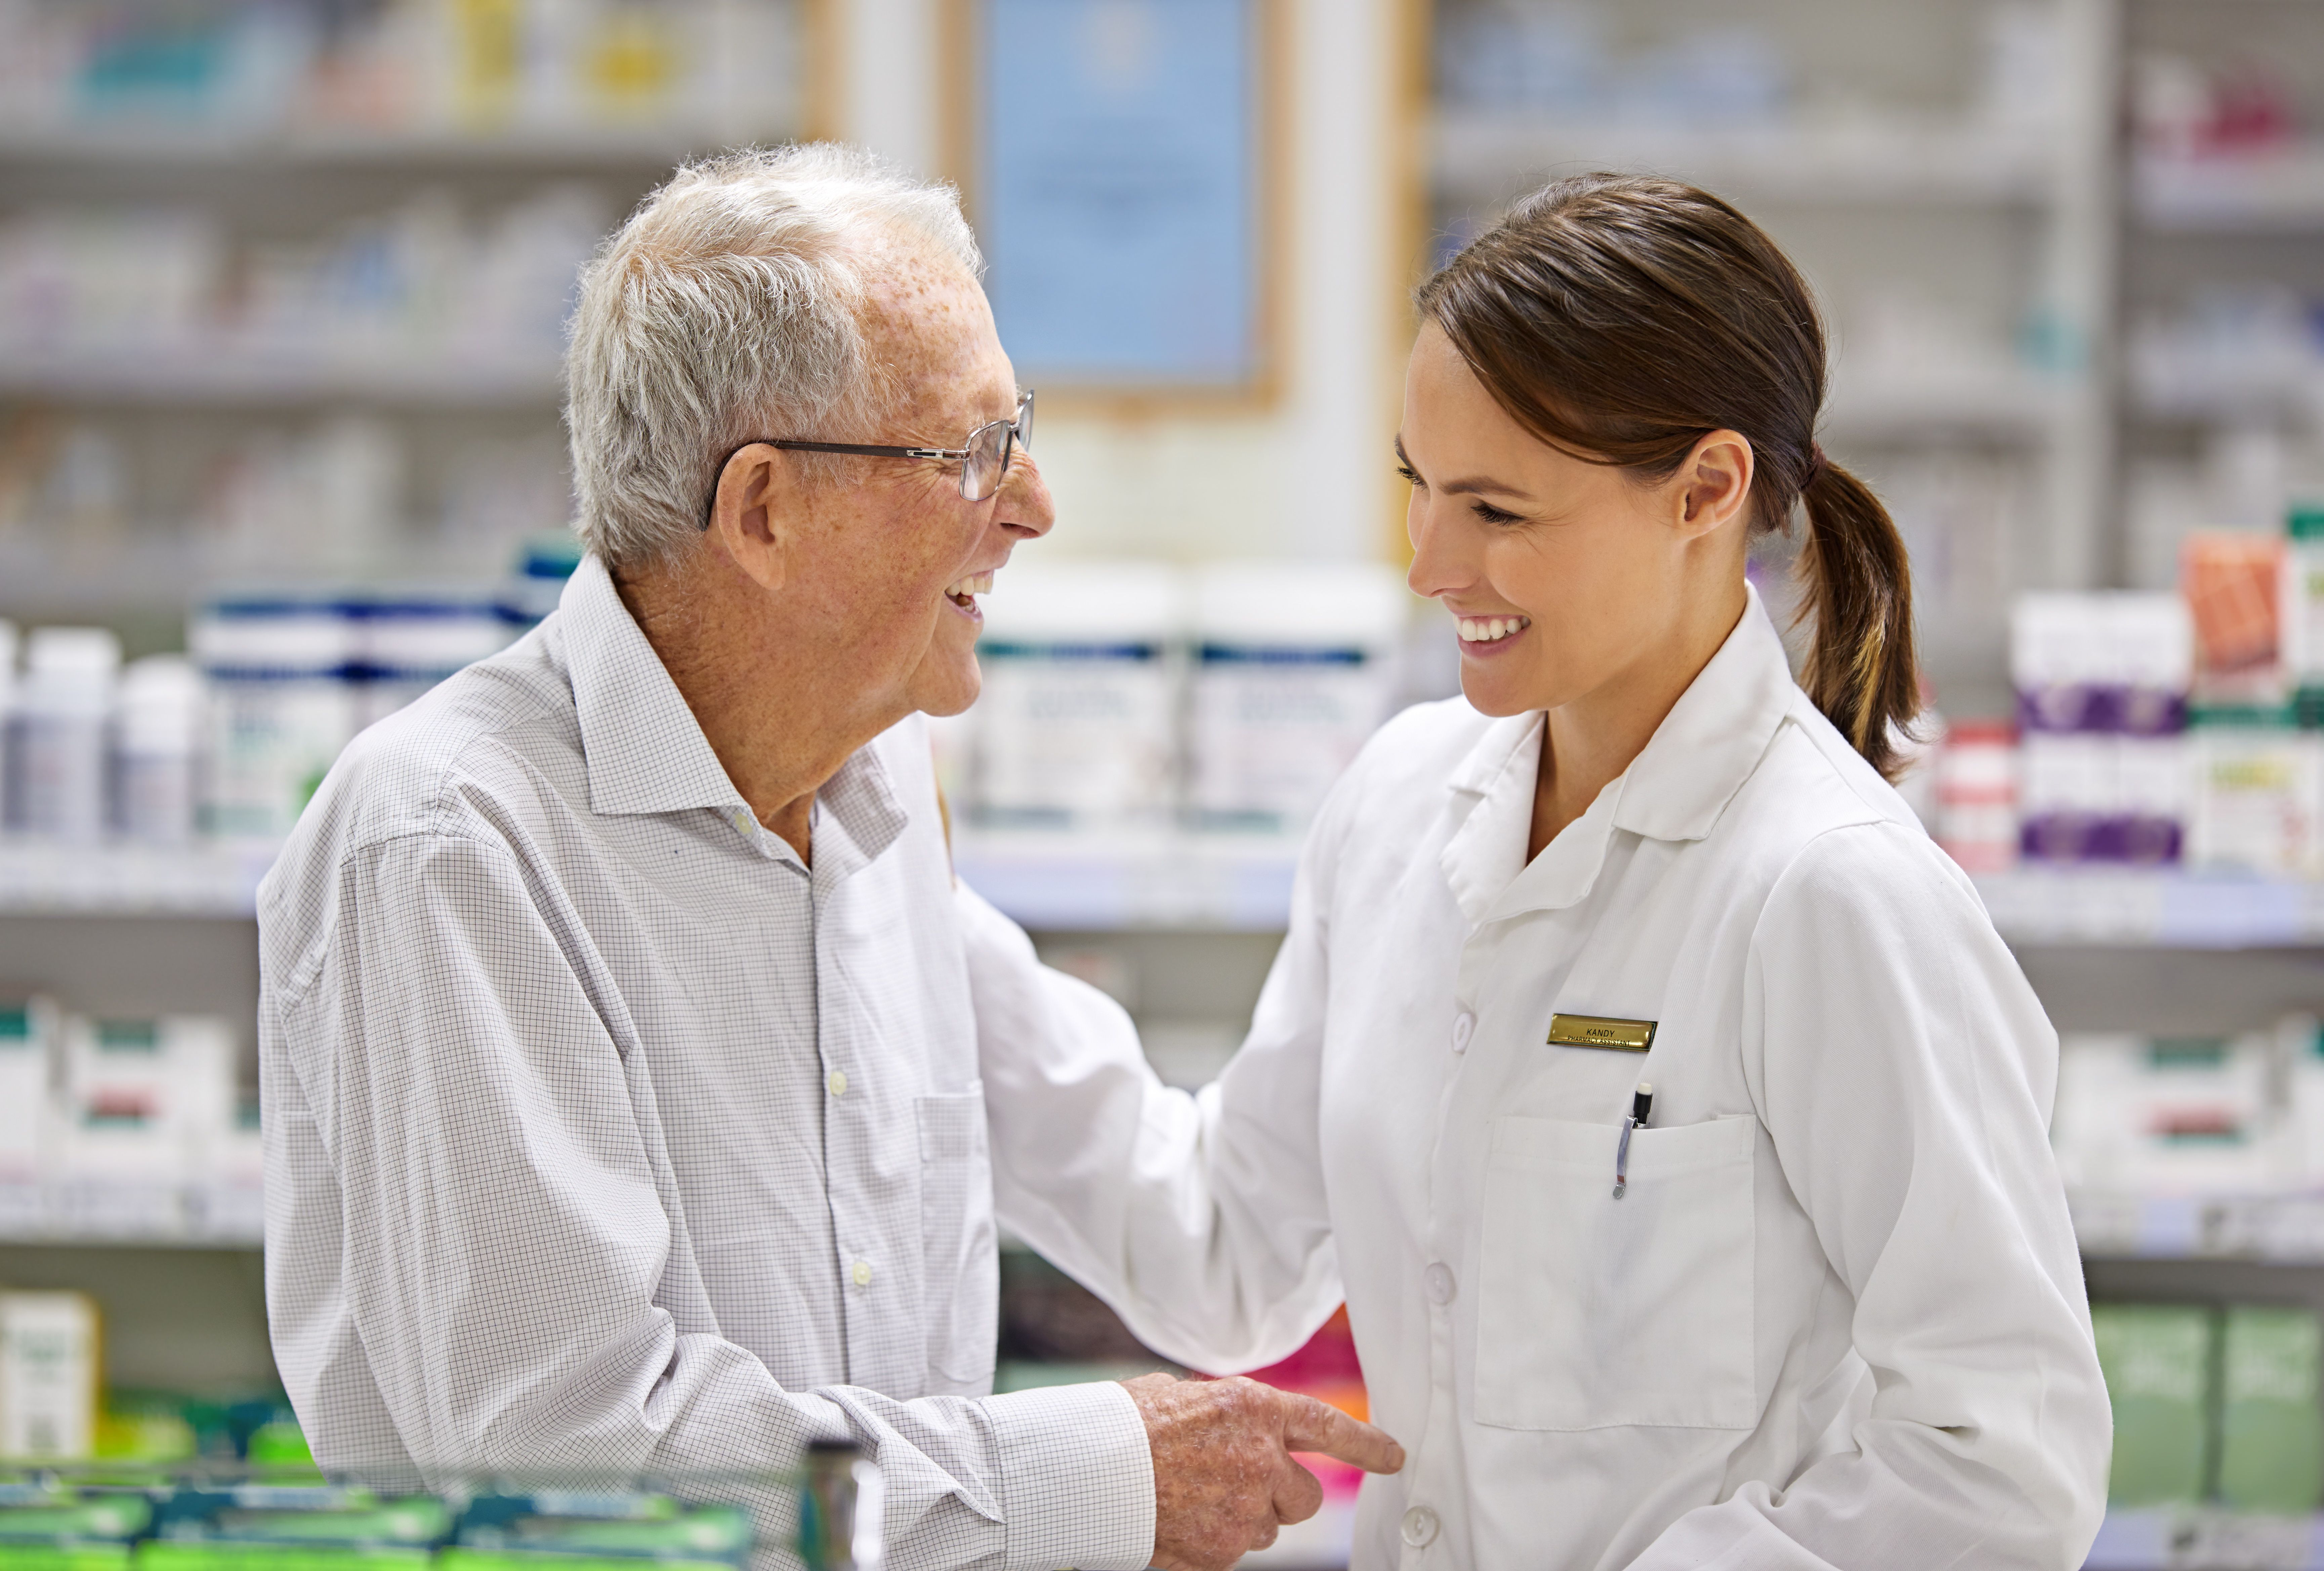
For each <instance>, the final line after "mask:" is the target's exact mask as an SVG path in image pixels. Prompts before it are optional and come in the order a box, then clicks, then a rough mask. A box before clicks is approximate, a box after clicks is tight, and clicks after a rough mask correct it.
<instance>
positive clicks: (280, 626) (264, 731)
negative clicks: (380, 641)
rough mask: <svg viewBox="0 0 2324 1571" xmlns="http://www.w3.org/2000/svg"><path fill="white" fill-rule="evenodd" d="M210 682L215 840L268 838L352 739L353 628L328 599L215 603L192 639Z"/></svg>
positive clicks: (210, 807)
mask: <svg viewBox="0 0 2324 1571" xmlns="http://www.w3.org/2000/svg"><path fill="white" fill-rule="evenodd" d="M189 643H190V644H191V646H192V650H193V655H194V659H195V660H196V661H198V663H199V664H200V666H201V668H202V671H203V674H204V675H205V676H207V677H208V679H209V684H210V692H211V704H210V710H209V715H210V725H209V738H208V744H209V745H208V754H209V782H208V792H207V797H206V800H205V802H204V804H203V818H204V821H205V824H206V826H207V827H208V829H209V831H210V832H211V833H212V834H216V835H222V836H259V837H268V838H274V837H280V836H284V835H287V834H289V833H290V832H291V826H292V825H293V824H295V823H297V822H298V820H299V815H300V812H301V811H302V810H304V809H305V808H306V806H307V802H308V799H309V798H311V797H312V796H313V795H314V794H315V788H316V787H317V786H319V785H320V784H322V781H323V776H324V774H325V773H326V772H327V771H328V770H329V769H330V767H331V763H332V762H333V761H334V760H336V759H337V757H338V755H339V750H340V749H341V748H343V747H345V746H346V744H347V741H348V739H349V738H350V737H352V736H353V735H355V715H356V692H355V624H354V621H353V619H352V618H350V617H349V616H348V615H346V606H344V605H340V604H339V603H337V601H334V600H330V599H327V598H319V597H317V598H309V597H304V596H248V597H244V598H236V599H228V600H221V601H218V602H217V603H215V604H213V605H210V606H208V607H207V608H206V609H205V610H204V611H203V612H202V613H201V614H200V615H198V616H197V617H196V618H195V619H194V623H193V627H192V630H191V634H190V637H189Z"/></svg>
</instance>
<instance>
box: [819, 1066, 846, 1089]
mask: <svg viewBox="0 0 2324 1571" xmlns="http://www.w3.org/2000/svg"><path fill="white" fill-rule="evenodd" d="M823 1084H824V1086H825V1089H826V1090H828V1091H829V1092H830V1093H831V1094H832V1095H834V1096H844V1095H847V1071H846V1070H844V1069H834V1070H833V1071H832V1072H831V1073H830V1074H828V1075H825V1077H823Z"/></svg>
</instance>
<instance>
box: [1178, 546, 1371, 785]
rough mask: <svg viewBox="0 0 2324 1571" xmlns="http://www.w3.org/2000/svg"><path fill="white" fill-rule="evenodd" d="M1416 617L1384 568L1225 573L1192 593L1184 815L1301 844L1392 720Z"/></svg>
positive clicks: (1254, 567) (1257, 567)
mask: <svg viewBox="0 0 2324 1571" xmlns="http://www.w3.org/2000/svg"><path fill="white" fill-rule="evenodd" d="M1413 604H1414V599H1413V596H1412V593H1411V591H1410V590H1408V589H1407V588H1406V587H1405V584H1404V578H1403V576H1402V575H1401V574H1399V573H1397V571H1396V570H1395V569H1394V568H1390V567H1388V566H1387V565H1385V564H1384V563H1379V562H1362V561H1346V562H1222V563H1216V564H1213V565H1212V566H1210V567H1207V568H1203V570H1202V571H1201V572H1200V573H1199V574H1198V575H1197V576H1196V578H1195V580H1194V629H1193V631H1194V650H1193V664H1192V670H1191V676H1190V681H1189V692H1188V702H1187V716H1188V721H1187V728H1186V737H1187V750H1188V782H1187V787H1188V789H1187V805H1188V808H1189V812H1190V817H1191V818H1193V820H1194V823H1195V824H1196V825H1197V826H1198V827H1204V828H1244V829H1256V830H1275V831H1296V830H1297V829H1299V828H1301V827H1305V824H1306V822H1307V820H1308V819H1309V818H1311V817H1312V816H1313V815H1314V811H1315V809H1316V807H1317V806H1318V805H1319V804H1320V803H1321V802H1322V801H1323V796H1324V793H1325V792H1326V791H1328V790H1331V787H1332V782H1333V781H1335V780H1337V779H1339V777H1340V774H1341V772H1342V771H1343V770H1345V769H1346V768H1347V766H1348V764H1349V763H1350V762H1351V761H1352V760H1353V759H1354V758H1355V756H1356V753H1357V752H1358V751H1359V750H1360V749H1361V748H1362V746H1363V744H1364V742H1365V739H1366V738H1368V737H1369V736H1370V735H1371V734H1372V733H1373V732H1374V731H1375V730H1377V729H1379V725H1380V722H1381V721H1383V720H1385V719H1387V718H1388V707H1389V705H1390V703H1391V702H1392V700H1393V698H1394V697H1395V694H1396V690H1397V652H1398V651H1399V650H1400V649H1401V647H1402V644H1403V640H1404V634H1405V629H1406V623H1407V621H1408V620H1409V618H1410V615H1411V610H1412V606H1413Z"/></svg>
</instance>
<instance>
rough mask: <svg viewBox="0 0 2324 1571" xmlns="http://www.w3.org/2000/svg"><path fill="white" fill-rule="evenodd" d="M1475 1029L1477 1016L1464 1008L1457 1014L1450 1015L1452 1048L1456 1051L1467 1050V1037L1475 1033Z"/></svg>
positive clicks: (1462, 1051)
mask: <svg viewBox="0 0 2324 1571" xmlns="http://www.w3.org/2000/svg"><path fill="white" fill-rule="evenodd" d="M1476 1030H1477V1017H1476V1016H1475V1015H1473V1014H1471V1013H1470V1012H1468V1011H1467V1010H1465V1009H1464V1010H1462V1012H1460V1013H1459V1014H1456V1015H1454V1016H1453V1017H1452V1050H1453V1051H1454V1052H1456V1053H1465V1052H1467V1051H1468V1050H1469V1039H1470V1038H1471V1036H1473V1035H1474V1034H1476Z"/></svg>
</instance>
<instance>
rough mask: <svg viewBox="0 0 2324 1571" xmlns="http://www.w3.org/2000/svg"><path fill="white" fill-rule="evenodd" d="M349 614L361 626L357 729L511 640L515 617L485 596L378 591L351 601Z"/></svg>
mask: <svg viewBox="0 0 2324 1571" xmlns="http://www.w3.org/2000/svg"><path fill="white" fill-rule="evenodd" d="M343 610H344V613H345V614H346V615H347V616H349V617H350V618H351V619H352V620H353V621H354V623H355V637H354V641H353V642H354V652H355V670H354V672H353V679H354V680H355V684H356V690H355V728H356V729H357V730H361V729H362V728H363V727H364V726H366V725H371V724H372V723H373V722H374V721H377V720H383V719H385V718H386V717H387V716H390V715H392V714H393V713H395V711H397V710H398V709H401V708H402V707H404V706H405V705H406V704H409V703H410V702H411V701H412V700H413V699H414V698H419V697H420V695H421V694H422V693H425V692H426V691H428V689H429V688H432V687H434V686H435V685H436V684H437V683H438V682H440V681H442V680H443V679H445V678H447V677H448V676H450V675H452V674H453V673H454V672H456V671H457V670H460V669H461V668H462V667H464V666H466V665H469V664H472V663H473V662H475V661H480V660H483V659H484V658H485V657H486V656H488V655H492V654H497V653H498V652H500V651H501V650H502V649H503V648H504V647H505V646H506V645H507V643H508V642H509V633H510V626H509V622H508V619H507V618H506V617H505V616H504V615H503V613H502V611H501V607H500V604H499V602H498V601H497V600H496V599H495V597H494V596H492V595H489V594H485V593H475V594H470V595H451V594H446V593H443V592H441V591H436V590H424V589H423V590H412V591H409V592H404V593H392V592H373V593H367V594H364V595H360V596H352V597H350V598H349V599H348V600H346V602H345V603H344V605H343Z"/></svg>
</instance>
